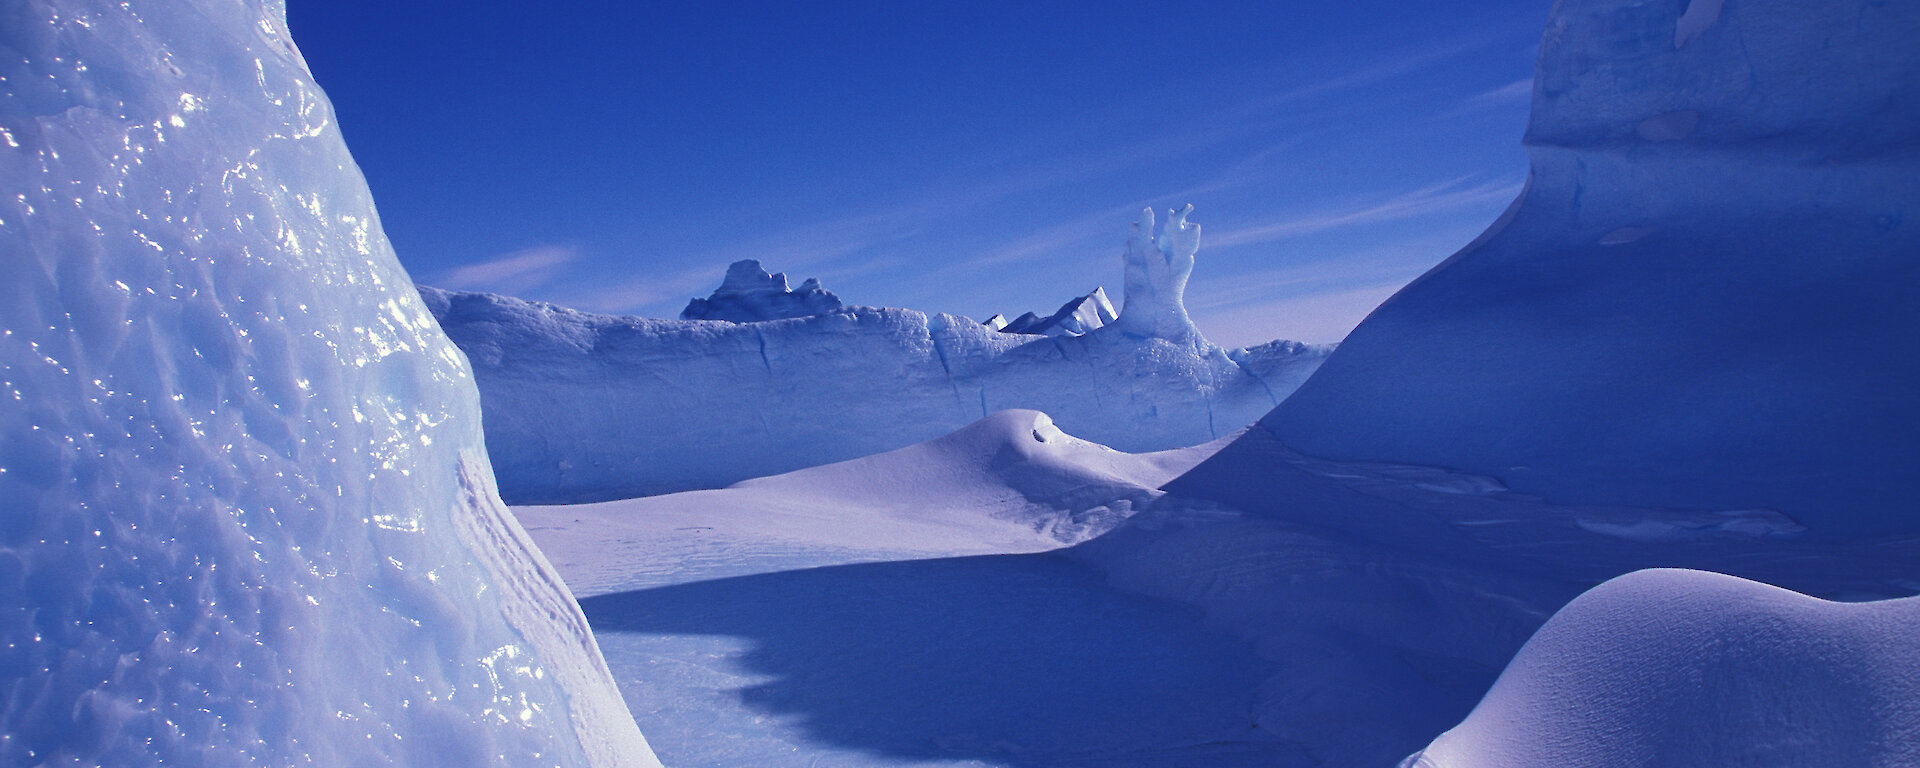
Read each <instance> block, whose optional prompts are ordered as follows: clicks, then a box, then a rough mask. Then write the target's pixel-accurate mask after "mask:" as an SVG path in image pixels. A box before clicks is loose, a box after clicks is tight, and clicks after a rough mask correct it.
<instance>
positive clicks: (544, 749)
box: [0, 0, 657, 766]
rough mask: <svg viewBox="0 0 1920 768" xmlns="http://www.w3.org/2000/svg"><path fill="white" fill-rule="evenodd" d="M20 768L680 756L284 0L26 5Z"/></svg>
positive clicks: (3, 671) (15, 316) (0, 26)
mask: <svg viewBox="0 0 1920 768" xmlns="http://www.w3.org/2000/svg"><path fill="white" fill-rule="evenodd" d="M0 274H4V276H5V277H4V279H0V764H4V765H36V764H61V765H66V764H73V765H85V764H104V765H117V766H127V765H160V764H165V765H209V766H211V765H325V766H349V765H351V766H367V765H409V766H437V765H445V766H475V765H515V766H521V765H621V764H625V765H657V762H656V761H655V760H654V758H653V755H652V753H651V752H650V751H649V750H648V748H647V746H646V742H645V741H644V739H643V738H642V737H641V735H640V733H639V732H638V730H637V729H636V728H635V726H634V725H633V722H632V720H631V718H630V717H629V716H628V713H627V711H626V708H625V706H624V704H622V703H621V700H620V698H619V696H618V694H617V692H616V691H615V690H614V687H613V684H612V682H611V679H610V678H609V676H608V674H607V672H606V668H605V665H604V663H603V662H602V661H601V658H600V655H599V651H598V650H597V648H596V647H595V645H594V642H593V639H592V636H591V635H590V634H589V632H588V630H587V626H586V623H585V620H584V619H583V618H582V616H581V614H580V612H579V609H578V608H577V606H576V605H575V604H574V602H573V600H572V598H571V596H570V595H569V594H568V593H567V591H566V588H565V587H564V586H563V585H562V584H561V583H560V581H559V579H558V577H557V576H556V575H555V574H554V572H553V570H552V569H551V567H550V566H549V565H548V564H547V563H546V561H545V560H544V559H543V558H542V557H541V556H540V554H539V553H538V551H537V550H535V549H534V548H533V546H532V545H531V543H530V541H529V539H527V537H526V535H525V533H524V532H523V531H522V530H521V529H520V527H519V526H518V525H517V524H516V523H515V522H514V521H513V520H512V518H511V517H510V516H509V515H508V514H507V513H506V510H505V509H504V508H503V507H502V506H501V504H500V502H499V500H498V497H497V495H496V493H495V490H494V488H493V486H492V471H491V469H490V467H489V466H488V462H487V458H486V456H485V454H484V452H483V450H482V448H481V439H480V422H479V409H478V401H477V395H476V391H475V389H474V386H473V383H472V380H471V375H470V373H469V370H468V368H467V364H466V362H465V360H464V359H463V358H462V357H461V355H460V354H459V353H458V352H457V351H456V350H455V348H454V347H453V346H452V345H451V344H450V343H448V341H447V340H446V338H445V337H444V336H443V335H442V333H441V331H440V330H439V328H438V327H437V326H436V325H435V324H434V322H433V320H432V318H431V316H430V315H429V314H428V313H427V312H426V311H425V310H424V309H423V308H422V306H421V303H420V300H419V299H418V297H417V296H416V295H415V293H414V291H413V287H412V285H411V282H410V281H409V280H408V278H407V276H406V274H405V273H404V272H402V271H401V269H400V268H399V265H398V263H397V262H396V261H395V259H394V256H393V253H392V251H391V248H390V247H389V245H388V244H387V241H386V239H385V237H384V235H383V234H382V233H381V230H380V226H379V222H378V219H377V217H376V215H375V213H374V209H373V205H372V202H371V200H370V198H369V196H368V193H367V188H366V186H365V183H364V181H363V180H362V179H361V177H360V175H359V173H358V171H357V169H356V168H355V167H354V165H353V163H352V160H351V159H350V158H349V156H348V154H347V151H346V147H345V145H344V144H343V143H342V140H341V137H340V134H339V131H338V130H337V129H336V127H335V125H334V123H333V119H332V111H331V108H330V106H329V105H328V103H327V101H326V99H325V97H324V96H323V95H322V94H321V92H320V91H319V90H318V88H317V87H316V86H315V85H314V83H313V82H312V80H311V78H310V75H309V74H308V72H307V69H306V66H305V64H304V62H303V61H302V60H301V58H300V55H299V53H298V51H297V50H296V49H295V48H294V46H293V45H292V43H291V42H290V40H289V38H288V33H287V29H286V21H285V10H284V7H283V6H282V5H281V4H280V3H278V2H270V1H265V0H148V1H146V2H128V3H117V4H109V3H92V2H78V1H68V0H54V1H51V2H49V1H48V0H17V1H14V2H8V3H5V4H4V5H0Z"/></svg>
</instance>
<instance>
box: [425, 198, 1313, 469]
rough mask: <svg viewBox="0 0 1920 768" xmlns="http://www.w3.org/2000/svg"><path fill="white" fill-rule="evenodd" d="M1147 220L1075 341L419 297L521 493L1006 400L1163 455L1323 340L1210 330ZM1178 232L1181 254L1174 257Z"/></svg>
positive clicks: (1246, 402) (866, 435)
mask: <svg viewBox="0 0 1920 768" xmlns="http://www.w3.org/2000/svg"><path fill="white" fill-rule="evenodd" d="M1151 218H1152V217H1151V215H1150V214H1149V215H1147V216H1146V217H1145V219H1146V221H1147V224H1146V226H1147V229H1148V230H1149V235H1136V236H1135V238H1134V240H1135V243H1134V245H1133V246H1131V247H1130V248H1129V255H1128V258H1127V262H1126V264H1127V269H1128V273H1127V274H1128V275H1129V293H1128V295H1127V299H1126V301H1127V306H1128V307H1131V308H1132V309H1130V310H1127V311H1131V312H1134V313H1135V316H1136V317H1138V318H1141V319H1140V320H1139V321H1137V322H1135V323H1134V324H1132V325H1131V326H1127V327H1125V328H1122V327H1121V325H1122V324H1123V323H1124V320H1125V312H1124V311H1123V312H1122V316H1121V318H1120V320H1117V321H1115V323H1113V324H1107V325H1105V326H1104V327H1099V328H1094V329H1092V330H1091V331H1090V332H1088V333H1085V334H1083V335H1078V336H1073V335H1061V336H1029V335H1024V334H1017V333H999V332H996V331H995V330H993V329H992V328H990V327H989V326H985V325H982V324H980V323H976V322H974V321H972V320H969V319H967V318H963V317H955V316H951V315H933V316H928V315H925V314H922V313H919V312H913V311H910V310H904V309H877V308H872V307H848V308H842V309H840V310H838V311H834V312H828V313H826V314H820V315H810V316H805V317H794V318H787V319H782V320H770V321H765V322H752V323H730V322H729V323H719V322H703V321H670V320H651V319H643V318H635V317H616V316H609V315H593V314H586V313H581V312H575V311H572V310H568V309H564V308H561V307H555V306H552V305H547V304H538V303H533V302H526V301H521V300H519V299H513V298H508V297H504V296H494V295H488V294H477V293H451V292H446V291H439V290H435V289H431V288H425V289H422V295H424V296H425V297H426V301H427V306H428V308H429V309H430V310H431V311H432V312H433V313H434V315H435V316H437V318H438V319H439V320H440V323H441V325H442V326H444V327H445V328H446V329H447V334H448V335H449V336H451V337H452V338H453V340H454V342H455V343H457V344H459V345H460V347H461V348H462V349H463V350H465V351H466V353H467V356H468V357H469V358H470V359H471V360H472V361H473V365H474V370H475V376H476V378H477V380H478V382H479V385H480V393H481V399H482V401H483V402H484V403H485V407H486V413H487V416H486V424H487V444H488V448H489V450H490V452H491V455H492V458H493V463H494V467H495V470H496V471H497V472H498V475H499V478H500V486H501V492H502V493H503V495H505V497H506V498H507V499H508V500H509V501H512V502H514V503H565V502H580V501H596V500H604V499H611V498H622V497H628V496H636V495H645V494H652V493H664V492H669V491H679V490H687V489H692V488H714V487H719V486H724V485H727V484H729V483H733V482H737V481H739V480H744V479H746V478H750V477H761V476H764V475H770V474H775V473H779V472H786V471H789V470H794V469H799V468H801V467H809V466H815V465H819V464H825V463H829V462H833V461H841V460H845V459H851V458H854V457H857V456H865V455H868V454H872V453H878V452H880V451H888V450H893V449H895V448H900V447H903V446H906V445H911V444H913V443H916V442H919V441H922V440H929V439H932V438H934V437H938V436H940V435H943V434H946V433H948V432H951V431H953V430H955V429H958V428H960V427H961V426H964V425H966V424H967V423H969V422H972V421H974V420H976V419H980V418H982V417H984V416H987V415H989V414H992V413H994V412H996V411H1000V410H1004V409H1008V408H1030V409H1034V410H1040V411H1044V412H1046V413H1048V414H1051V415H1052V417H1053V418H1054V419H1056V420H1058V421H1059V423H1060V425H1061V427H1062V428H1063V429H1066V430H1068V431H1070V432H1072V433H1074V434H1077V435H1083V436H1085V437H1086V438H1087V439H1089V440H1093V441H1095V442H1099V443H1102V444H1105V445H1111V446H1113V447H1115V448H1118V449H1120V450H1126V451H1151V450H1163V449H1168V448H1175V447H1180V446H1187V445H1193V444H1196V443H1203V442H1206V441H1209V440H1212V439H1215V438H1217V437H1221V436H1223V435H1227V434H1230V433H1232V432H1234V431H1235V430H1238V429H1240V428H1241V427H1243V426H1245V425H1247V424H1248V423H1251V422H1252V421H1253V420H1254V419H1256V418H1259V416H1260V415H1261V414H1262V413H1265V412H1267V411H1268V410H1271V409H1272V407H1273V405H1274V404H1275V403H1277V402H1279V401H1280V399H1281V398H1284V397H1285V396H1286V395H1287V394H1288V393H1289V392H1292V391H1293V389H1294V388H1295V387H1297V386H1299V384H1300V382H1301V381H1302V380H1303V379H1305V378H1306V376H1307V374H1309V373H1311V372H1312V371H1313V369H1314V367H1315V366H1317V365H1318V364H1319V361H1320V359H1321V358H1322V357H1324V356H1325V354H1326V352H1327V349H1328V348H1327V347H1320V346H1309V345H1304V344H1298V343H1294V342H1274V343H1270V344H1265V345H1261V346H1258V347H1252V348H1248V349H1238V350H1231V351H1229V350H1222V349H1220V348H1218V347H1215V346H1213V345H1211V344H1208V343H1207V342H1206V340H1205V339H1203V338H1201V337H1200V335H1199V333H1198V332H1197V331H1195V330H1194V329H1193V326H1192V324H1191V323H1188V322H1187V321H1186V310H1185V309H1183V308H1182V307H1181V305H1180V293H1181V286H1182V285H1183V284H1184V276H1185V274H1186V270H1187V269H1190V268H1191V262H1192V252H1193V248H1194V247H1195V246H1196V244H1197V237H1198V232H1199V230H1198V227H1195V226H1193V225H1184V228H1182V227H1181V226H1178V225H1176V222H1178V221H1180V220H1181V219H1182V218H1183V217H1176V219H1175V220H1174V221H1172V222H1169V226H1170V227H1171V228H1172V229H1171V230H1170V231H1171V232H1172V233H1173V234H1172V235H1171V236H1170V239H1169V242H1170V243H1171V242H1176V241H1177V242H1179V243H1184V245H1183V246H1180V245H1172V246H1169V247H1171V248H1173V250H1171V251H1163V250H1159V249H1158V248H1157V247H1156V246H1153V245H1151V244H1148V245H1142V244H1141V242H1140V241H1141V238H1142V237H1146V236H1150V230H1151V229H1152V222H1151ZM1183 247H1184V248H1185V251H1184V254H1185V255H1184V257H1182V258H1184V259H1185V264H1186V265H1187V266H1186V267H1184V268H1181V267H1179V266H1177V263H1178V262H1179V259H1177V258H1173V257H1171V256H1168V254H1170V253H1176V252H1180V249H1181V248H1183ZM1154 254H1159V255H1158V256H1156V255H1154ZM1156 259H1158V260H1159V261H1158V262H1157V263H1158V264H1159V266H1158V267H1155V266H1154V263H1155V260H1156ZM1170 263H1171V264H1173V266H1170ZM739 271H741V267H740V265H739V264H736V265H734V269H733V270H730V273H729V274H730V277H729V282H730V283H733V282H735V281H734V280H733V278H732V276H731V275H732V274H733V273H735V272H739ZM750 271H751V272H756V273H757V272H759V268H758V266H757V265H755V266H753V267H752V269H751V270H750ZM1136 272H1137V273H1138V274H1137V275H1136ZM1136 278H1137V279H1136ZM716 295H717V294H716ZM1103 300H1104V292H1101V291H1096V292H1094V294H1093V295H1092V296H1091V297H1088V298H1087V299H1086V300H1084V301H1079V302H1078V303H1077V305H1076V304H1075V303H1070V304H1069V307H1072V311H1070V312H1068V313H1067V314H1068V318H1073V317H1076V316H1077V315H1076V313H1082V312H1089V311H1090V317H1091V318H1093V319H1098V318H1099V317H1101V316H1102V314H1103V310H1102V309H1101V307H1102V306H1105V307H1106V309H1105V310H1104V313H1105V314H1111V305H1106V304H1105V303H1104V301H1103Z"/></svg>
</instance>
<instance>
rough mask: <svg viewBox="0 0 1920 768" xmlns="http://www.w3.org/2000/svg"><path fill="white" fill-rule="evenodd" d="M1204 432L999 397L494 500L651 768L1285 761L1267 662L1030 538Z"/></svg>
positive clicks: (1141, 767) (1120, 488) (1105, 508)
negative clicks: (814, 446) (594, 658)
mask: <svg viewBox="0 0 1920 768" xmlns="http://www.w3.org/2000/svg"><path fill="white" fill-rule="evenodd" d="M1214 447H1217V446H1210V447H1201V448H1189V449H1182V450H1178V451H1169V452H1164V453H1157V454H1146V455H1134V454H1125V453H1120V452H1116V451H1112V450H1109V449H1106V448H1104V447H1101V446H1097V445H1093V444H1090V443H1086V442H1084V441H1081V440H1079V439H1076V438H1074V437H1070V436H1068V435H1065V434H1062V433H1060V432H1059V431H1058V430H1057V429H1055V428H1054V427H1053V426H1052V424H1051V420H1049V419H1048V418H1047V417H1046V416H1044V415H1042V414H1039V413H1035V412H1031V411H1007V412H1002V413H996V414H993V415H991V416H989V417H988V418H986V419H982V420H980V421H979V422H976V423H974V424H972V425H969V426H967V427H964V428H962V429H961V430H959V431H957V432H955V433H954V434H951V435H947V436H943V437H941V438H939V439H936V440H933V441H930V442H927V443H922V444H919V445H915V446H911V447H908V448H904V449H901V450H898V451H893V452H889V453H886V454H881V455H877V456H869V457H863V458H859V459H854V460H852V461H847V462H842V463H838V464H833V465H828V466H821V467H813V468H809V469H803V470H799V471H796V472H792V473H788V474H785V475H779V476H775V477H767V478H758V479H754V480H750V481H747V482H744V483H740V484H737V485H734V486H732V487H729V488H725V489H721V490H714V491H694V492H689V493H679V494H669V495H663V496H653V497H648V498H641V499H627V500H621V501H611V502H604V503H599V504H575V505H567V506H553V507H517V508H515V510H514V512H515V514H516V515H518V516H519V517H520V519H521V520H522V521H523V522H524V523H525V524H526V526H527V528H528V530H529V531H531V532H532V533H533V535H534V536H535V537H536V538H537V539H538V540H539V541H540V544H541V548H542V549H543V550H544V551H546V552H548V553H549V554H550V555H551V556H552V557H553V558H554V562H555V564H556V565H557V566H558V567H559V568H560V569H561V571H562V572H563V573H565V574H566V576H567V579H568V582H569V583H570V584H573V585H574V586H575V588H576V589H578V590H580V594H581V595H582V596H583V599H582V605H583V606H584V607H585V608H586V609H587V612H588V615H589V616H590V617H591V618H592V620H593V622H594V627H595V631H596V633H597V634H598V636H599V638H600V642H601V644H602V647H603V648H605V649H606V653H607V659H608V663H609V664H610V665H611V666H612V667H613V670H614V674H615V676H616V678H617V679H619V680H620V682H621V685H622V688H623V691H624V692H625V693H626V695H627V696H628V701H629V702H630V704H631V706H632V708H633V711H634V712H635V713H636V715H637V716H638V717H639V718H640V720H641V723H642V726H643V728H644V729H645V730H646V732H647V735H648V738H650V739H652V740H653V742H654V743H655V745H656V746H657V747H658V748H659V750H660V754H661V756H662V758H664V759H665V760H666V761H667V762H668V763H669V764H672V765H698V766H711V767H712V768H806V767H807V766H820V765H831V766H836V768H883V767H887V766H908V765H910V766H918V767H920V768H989V767H997V768H1020V767H1023V766H1058V765H1097V766H1111V767H1113V768H1188V767H1191V766H1212V767H1215V768H1255V767H1256V766H1258V767H1260V768H1270V767H1272V766H1291V765H1299V764H1300V762H1299V759H1298V758H1299V751H1298V749H1297V748H1296V747H1294V746H1293V745H1292V744H1289V743H1286V742H1284V741H1281V740H1278V739H1275V738H1273V736H1272V734H1270V733H1267V732H1264V731H1262V730H1260V729H1258V728H1256V727H1251V726H1252V723H1253V722H1254V720H1253V714H1252V712H1251V711H1250V706H1251V704H1252V702H1253V701H1254V700H1255V699H1256V698H1257V696H1258V693H1259V691H1258V688H1259V686H1260V684H1261V682H1262V681H1263V680H1264V679H1265V678H1266V676H1267V675H1268V674H1269V673H1270V665H1269V664H1268V663H1266V662H1265V661H1263V660H1262V659H1260V658H1259V657H1258V656H1256V655H1255V654H1254V653H1253V652H1252V651H1251V650H1250V649H1249V647H1248V646H1247V644H1245V643H1243V642H1240V641H1237V640H1235V639H1234V638H1232V637H1229V636H1226V635H1223V634H1221V633H1218V632H1214V631H1211V630H1210V629H1209V628H1208V627H1206V626H1205V625H1203V624H1202V623H1201V621H1200V620H1199V617H1198V615H1197V614H1196V613H1195V612H1194V611H1192V610H1190V609H1187V608H1186V607H1184V606H1180V605H1177V604H1174V603H1169V602H1164V601H1159V600H1152V599H1148V598H1144V597H1141V596H1139V595H1133V594H1129V593H1127V592H1125V591H1122V590H1119V589H1115V588H1114V587H1113V586H1111V585H1110V584H1108V583H1107V581H1106V580H1105V579H1104V578H1103V577H1102V575H1101V574H1100V572H1099V571H1097V570H1094V569H1091V568H1088V567H1086V566H1085V565H1084V564H1082V563H1078V562H1075V561H1073V560H1071V559H1068V558H1066V557H1062V556H1060V555H1059V554H1054V553H1051V552H1049V550H1056V549H1058V548H1059V547H1061V546H1063V545H1064V544H1065V543H1066V542H1067V541H1072V540H1077V539H1079V538H1082V537H1085V536H1089V535H1093V534H1096V533H1099V532H1100V531H1103V530H1106V529H1107V528H1108V527H1110V526H1111V525H1112V524H1114V523H1116V522H1118V520H1119V519H1120V518H1121V517H1123V516H1125V515H1126V514H1128V513H1129V512H1130V511H1131V510H1133V509H1135V508H1137V507H1138V506H1139V504H1140V503H1141V502H1143V501H1146V500H1149V499H1152V498H1153V497H1156V496H1158V495H1159V492H1158V491H1155V490H1154V489H1153V487H1154V486H1155V485H1158V484H1159V483H1161V482H1164V481H1165V479H1166V478H1168V477H1169V476H1171V475H1173V474H1176V473H1178V472H1180V471H1181V470H1182V469H1184V468H1185V467H1187V466H1190V465H1192V464H1193V463H1194V462H1197V461H1199V460H1200V459H1201V458H1202V457H1204V456H1205V455H1206V453H1207V452H1208V451H1210V450H1212V448H1214ZM715 734H722V735H723V737H721V738H715V737H714V735H715ZM1428 735H1431V734H1430V733H1429V734H1428Z"/></svg>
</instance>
